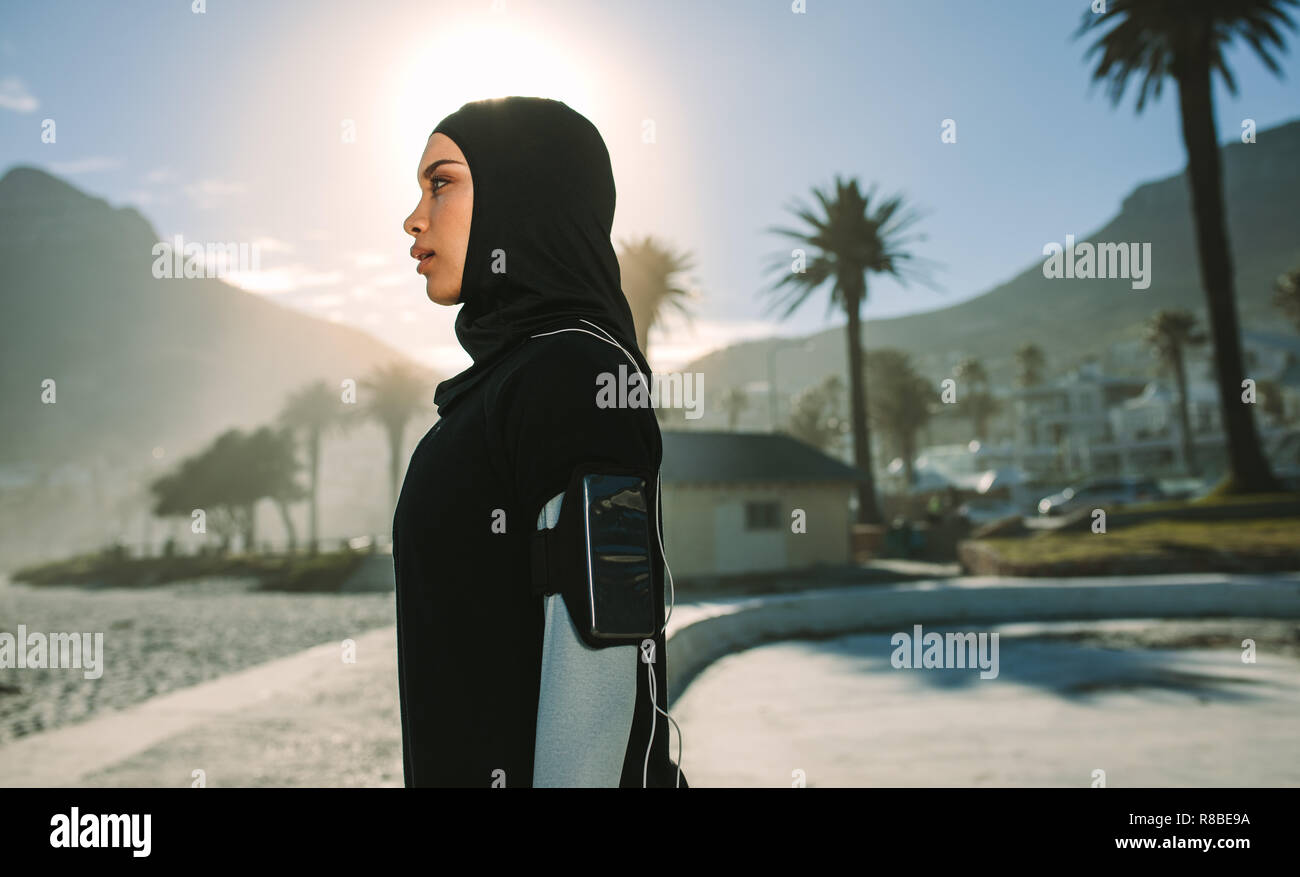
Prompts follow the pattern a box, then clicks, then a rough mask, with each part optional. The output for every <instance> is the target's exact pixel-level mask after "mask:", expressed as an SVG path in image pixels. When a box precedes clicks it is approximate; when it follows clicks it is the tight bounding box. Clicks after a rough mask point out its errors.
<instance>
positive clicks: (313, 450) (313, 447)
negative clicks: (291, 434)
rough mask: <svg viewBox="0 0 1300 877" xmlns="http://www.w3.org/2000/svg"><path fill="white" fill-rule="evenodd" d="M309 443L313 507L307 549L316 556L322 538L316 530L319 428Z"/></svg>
mask: <svg viewBox="0 0 1300 877" xmlns="http://www.w3.org/2000/svg"><path fill="white" fill-rule="evenodd" d="M308 442H309V445H308V449H307V453H308V456H310V458H311V460H310V463H311V495H310V496H309V497H308V498H307V499H308V502H309V503H310V506H311V507H310V512H311V519H310V521H309V522H308V530H309V532H310V536H309V544H308V546H307V548H308V551H310V552H311V553H312V554H315V553H316V550H317V546H318V545H319V544H320V542H319V539H320V536H319V534H318V533H317V530H316V522H317V509H318V506H319V499H318V497H319V493H318V487H319V485H320V429H319V427H314V426H313V427H312V429H311V437H310V438H309V439H308Z"/></svg>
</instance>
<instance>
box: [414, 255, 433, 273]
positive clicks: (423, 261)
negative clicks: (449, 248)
mask: <svg viewBox="0 0 1300 877" xmlns="http://www.w3.org/2000/svg"><path fill="white" fill-rule="evenodd" d="M433 256H434V254H433V253H429V254H428V255H426V256H421V257H420V261H418V262H416V263H415V273H416V274H419V273H421V272H422V271H424V266H425V265H428V264H429V260H430V259H432V258H433Z"/></svg>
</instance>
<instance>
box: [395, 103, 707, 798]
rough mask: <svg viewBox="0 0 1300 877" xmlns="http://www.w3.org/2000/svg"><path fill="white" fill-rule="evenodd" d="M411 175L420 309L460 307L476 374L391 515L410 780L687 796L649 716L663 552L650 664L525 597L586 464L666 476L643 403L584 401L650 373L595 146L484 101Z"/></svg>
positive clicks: (555, 109) (449, 122) (459, 324)
mask: <svg viewBox="0 0 1300 877" xmlns="http://www.w3.org/2000/svg"><path fill="white" fill-rule="evenodd" d="M417 174H418V179H419V183H420V188H421V197H420V202H419V204H418V205H417V206H416V208H415V210H414V211H412V213H411V215H410V216H408V217H407V218H406V221H405V223H404V225H403V227H404V229H405V231H406V232H407V233H408V234H409V235H411V237H412V238H413V239H414V243H413V245H412V247H411V255H412V257H414V258H416V259H417V260H418V261H417V265H416V271H417V272H418V273H420V274H422V275H423V276H424V278H425V293H426V295H427V296H428V297H429V299H430V300H431V301H433V302H435V303H437V304H442V305H454V304H458V303H459V304H461V305H462V307H461V310H460V313H459V314H458V315H457V317H456V337H457V338H458V339H459V341H460V344H461V346H462V347H464V348H465V350H466V352H468V353H469V355H470V356H471V357H472V358H473V360H474V363H473V365H472V366H470V367H469V368H468V369H466V370H465V371H463V372H461V373H460V374H458V375H456V376H455V377H453V378H450V379H448V380H446V381H443V382H442V383H441V384H439V386H438V389H437V391H436V393H435V395H434V400H433V401H434V403H435V404H436V405H437V406H438V415H439V419H438V422H437V423H436V424H435V425H434V426H433V428H432V429H430V430H429V432H428V433H427V434H426V435H425V436H424V438H423V439H421V441H420V443H419V445H418V446H417V447H416V449H415V452H414V453H413V454H412V456H411V460H410V463H409V466H408V468H407V473H406V479H405V481H404V483H403V485H402V491H401V495H400V496H399V498H398V503H397V509H396V512H395V514H394V518H393V563H394V568H395V571H396V575H397V632H398V670H399V674H398V675H399V682H400V688H401V704H402V744H403V746H402V749H403V762H404V769H405V779H406V785H408V786H429V785H432V786H462V787H473V786H498V787H500V786H505V787H519V786H542V785H548V786H554V785H603V786H626V787H633V786H635V787H641V786H642V785H643V784H644V785H647V786H669V787H671V786H674V785H679V786H681V787H685V786H686V781H685V777H684V776H682V775H681V772H680V770H679V769H678V766H677V765H676V764H674V763H673V762H672V761H671V760H670V758H669V754H668V743H669V733H668V727H669V725H668V721H667V720H666V718H665V716H666V713H661V712H660V710H666V709H667V676H666V660H665V657H666V656H665V650H664V636H663V633H662V628H663V624H664V590H663V565H662V562H661V559H660V558H656V559H655V561H654V562H653V563H652V570H653V575H652V577H651V578H652V582H653V591H652V593H653V596H654V604H655V611H656V612H657V619H656V630H657V631H658V632H657V633H656V634H655V635H654V637H653V639H654V649H653V656H654V657H655V660H654V662H653V663H649V664H646V663H643V661H642V655H641V652H640V650H639V649H638V648H637V647H636V646H634V645H617V646H612V647H606V648H592V647H590V646H588V645H587V644H585V643H583V642H582V640H581V639H580V638H579V636H578V632H577V630H576V629H575V627H574V623H573V619H572V618H571V617H570V613H569V612H568V611H566V609H565V604H564V601H563V597H562V596H561V595H556V594H552V595H550V596H537V595H535V594H534V591H533V589H532V586H531V585H532V583H533V581H534V579H535V576H534V572H533V567H532V564H531V560H532V558H531V553H530V552H531V545H532V541H533V536H534V533H535V532H536V531H537V530H538V529H539V528H544V527H552V526H554V525H555V524H556V523H557V521H558V520H559V519H560V518H562V516H563V515H576V514H580V513H581V511H582V510H581V509H577V510H571V509H570V508H569V506H568V505H567V504H565V503H564V502H563V499H564V492H565V490H566V486H567V485H569V484H570V479H571V475H572V474H573V473H574V472H575V471H576V470H577V469H578V467H581V466H589V465H593V464H595V465H604V464H609V465H611V466H628V467H635V468H637V469H641V470H645V471H648V472H651V473H657V472H658V468H659V463H660V459H661V456H662V443H661V438H660V435H659V427H658V423H657V421H656V419H655V416H654V412H653V410H652V409H651V408H649V407H648V406H646V407H636V408H633V407H624V408H618V407H599V406H598V405H597V403H596V389H597V381H598V379H599V376H600V375H602V374H614V375H617V374H619V373H620V371H619V366H620V364H621V365H623V367H624V372H625V373H626V372H628V371H633V370H634V369H632V368H631V366H633V365H635V366H636V370H639V371H640V372H642V373H643V376H644V379H645V380H647V381H648V379H649V375H650V367H649V364H648V363H647V362H646V361H645V358H644V356H643V354H642V352H641V351H640V350H639V349H638V348H637V346H636V333H635V331H634V328H633V324H632V315H631V311H630V310H629V308H628V305H627V301H626V299H625V298H624V297H623V293H622V291H621V289H620V277H619V267H618V261H617V259H616V258H615V255H614V250H613V247H612V245H611V243H610V237H609V236H610V229H611V227H612V225H613V220H614V200H615V191H614V179H613V173H612V170H611V167H610V161H609V154H608V152H607V151H606V149H605V144H604V141H603V140H602V139H601V137H600V133H599V132H598V131H597V130H596V129H595V127H594V126H593V125H592V124H591V123H590V122H589V121H588V120H587V119H586V118H584V117H583V116H581V115H580V114H578V113H576V112H575V111H573V110H572V109H570V108H569V107H568V106H566V105H565V104H563V103H561V102H559V101H554V100H546V99H542V98H525V97H508V98H500V99H494V100H486V101H476V102H473V103H467V104H465V105H464V106H462V107H461V108H460V109H459V110H457V111H456V112H455V113H453V114H451V115H450V116H448V117H447V118H445V119H443V120H442V122H441V123H439V125H438V127H437V128H435V129H434V132H433V134H432V135H430V137H429V142H428V145H427V146H426V148H425V150H424V154H423V155H422V156H421V158H420V164H419V166H418V168H417ZM629 360H630V362H629ZM652 480H653V479H652ZM656 487H657V485H650V491H651V492H652V494H655V495H652V500H653V504H654V511H653V513H652V515H653V517H654V518H659V514H658V508H657V506H658V500H657V491H656V490H655V488H656ZM659 525H660V530H661V528H662V519H661V518H660V519H659ZM655 536H656V537H657V536H658V533H655ZM655 544H656V545H661V542H659V541H658V539H657V538H656V541H655ZM651 673H653V676H652V675H651ZM652 692H653V694H652ZM652 698H653V699H652ZM656 707H657V709H656ZM652 741H653V742H652Z"/></svg>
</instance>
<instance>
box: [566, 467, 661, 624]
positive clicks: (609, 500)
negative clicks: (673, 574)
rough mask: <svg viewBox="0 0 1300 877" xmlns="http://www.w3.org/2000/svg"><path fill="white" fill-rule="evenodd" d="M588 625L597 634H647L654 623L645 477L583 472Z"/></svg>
mask: <svg viewBox="0 0 1300 877" xmlns="http://www.w3.org/2000/svg"><path fill="white" fill-rule="evenodd" d="M583 495H584V505H585V507H586V517H587V520H586V531H587V534H586V535H587V558H588V565H587V573H588V579H587V581H588V587H589V588H590V592H591V615H592V617H591V629H592V632H593V633H594V634H596V635H597V636H651V635H652V634H653V633H654V628H655V613H654V602H653V599H654V587H653V579H652V567H651V557H650V520H649V514H648V512H647V509H646V494H645V481H644V479H641V478H638V477H636V476H634V475H601V474H592V475H586V476H584V477H583Z"/></svg>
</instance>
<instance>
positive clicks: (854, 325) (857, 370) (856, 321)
mask: <svg viewBox="0 0 1300 877" xmlns="http://www.w3.org/2000/svg"><path fill="white" fill-rule="evenodd" d="M845 301H846V304H847V308H848V314H849V325H848V333H849V397H850V398H849V408H850V410H851V411H852V414H851V417H852V419H853V458H854V461H855V462H856V464H857V467H858V469H860V470H862V473H863V479H862V480H861V481H860V482H858V523H859V524H879V523H881V517H880V507H879V506H877V505H876V483H875V474H874V473H873V471H872V468H871V433H870V431H869V430H868V429H867V382H866V377H865V375H864V374H863V364H862V320H861V316H860V315H859V313H858V306H859V304H860V302H861V301H862V297H861V296H860V295H856V294H846V295H845Z"/></svg>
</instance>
